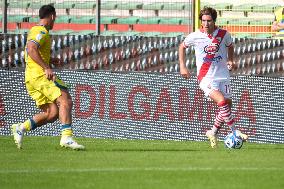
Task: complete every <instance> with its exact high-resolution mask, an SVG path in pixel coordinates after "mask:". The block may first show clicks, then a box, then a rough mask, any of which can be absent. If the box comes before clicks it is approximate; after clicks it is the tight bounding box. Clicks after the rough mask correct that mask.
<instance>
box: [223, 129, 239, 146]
mask: <svg viewBox="0 0 284 189" xmlns="http://www.w3.org/2000/svg"><path fill="white" fill-rule="evenodd" d="M224 143H225V147H227V148H230V149H240V148H241V147H242V146H243V139H242V138H241V137H240V136H239V135H238V134H237V132H236V131H234V133H230V134H228V135H227V136H226V137H225V139H224Z"/></svg>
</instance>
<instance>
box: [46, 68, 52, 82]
mask: <svg viewBox="0 0 284 189" xmlns="http://www.w3.org/2000/svg"><path fill="white" fill-rule="evenodd" d="M44 73H45V75H46V78H47V79H48V80H55V73H54V72H53V71H52V69H51V68H47V69H45V70H44Z"/></svg>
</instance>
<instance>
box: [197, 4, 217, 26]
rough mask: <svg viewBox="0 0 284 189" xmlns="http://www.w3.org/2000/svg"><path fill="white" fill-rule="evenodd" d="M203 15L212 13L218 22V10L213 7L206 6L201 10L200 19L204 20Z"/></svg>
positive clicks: (214, 19)
mask: <svg viewBox="0 0 284 189" xmlns="http://www.w3.org/2000/svg"><path fill="white" fill-rule="evenodd" d="M203 15H210V16H211V17H212V19H213V21H214V22H216V19H217V11H216V10H215V9H213V8H211V7H204V8H203V9H202V10H200V13H199V17H198V18H199V20H202V16H203Z"/></svg>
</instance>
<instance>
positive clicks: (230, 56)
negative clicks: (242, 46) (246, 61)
mask: <svg viewBox="0 0 284 189" xmlns="http://www.w3.org/2000/svg"><path fill="white" fill-rule="evenodd" d="M227 65H228V69H229V70H232V69H233V67H234V45H233V44H231V45H230V46H229V47H228V62H227Z"/></svg>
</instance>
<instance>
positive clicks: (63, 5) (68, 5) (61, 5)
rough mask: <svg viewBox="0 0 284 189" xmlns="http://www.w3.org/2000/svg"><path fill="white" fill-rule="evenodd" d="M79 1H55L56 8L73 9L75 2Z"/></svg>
mask: <svg viewBox="0 0 284 189" xmlns="http://www.w3.org/2000/svg"><path fill="white" fill-rule="evenodd" d="M76 3H77V2H75V1H74V2H73V1H65V2H61V3H55V4H54V8H55V9H72V8H74V7H75V4H76Z"/></svg>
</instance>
